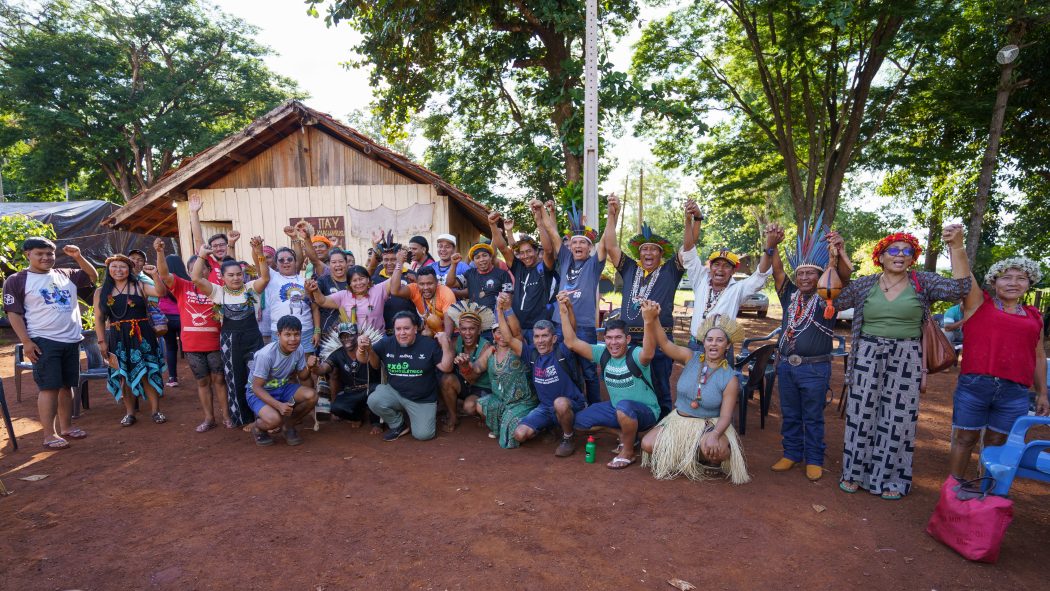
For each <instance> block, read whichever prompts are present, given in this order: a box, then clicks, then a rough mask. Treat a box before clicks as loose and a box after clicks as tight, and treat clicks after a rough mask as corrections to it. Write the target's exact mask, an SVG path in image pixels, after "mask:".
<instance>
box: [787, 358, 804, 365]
mask: <svg viewBox="0 0 1050 591" xmlns="http://www.w3.org/2000/svg"><path fill="white" fill-rule="evenodd" d="M788 364H789V365H792V366H795V367H798V366H799V365H802V356H801V355H788Z"/></svg>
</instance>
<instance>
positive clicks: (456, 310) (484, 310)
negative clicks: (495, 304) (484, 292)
mask: <svg viewBox="0 0 1050 591" xmlns="http://www.w3.org/2000/svg"><path fill="white" fill-rule="evenodd" d="M445 314H448V316H449V318H451V319H452V323H453V324H455V325H456V328H459V323H460V322H462V321H463V319H464V318H473V319H474V320H477V322H478V325H479V326H480V328H481V330H482V331H486V330H492V327H493V326H494V325H495V324H496V315H495V314H493V313H492V310H491V309H490V308H489V307H487V306H482V305H480V304H477V303H475V302H468V301H465V300H464V301H460V302H456V303H455V304H452V305H451V306H449V307H448V310H446V311H445Z"/></svg>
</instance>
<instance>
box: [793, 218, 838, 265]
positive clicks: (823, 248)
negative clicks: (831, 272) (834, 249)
mask: <svg viewBox="0 0 1050 591" xmlns="http://www.w3.org/2000/svg"><path fill="white" fill-rule="evenodd" d="M829 230H830V228H828V227H827V226H825V225H824V212H823V211H822V212H820V215H819V216H817V223H816V224H814V225H813V230H812V232H811V231H810V228H809V220H806V221H805V222H803V223H802V231H801V232H799V234H798V237H797V238H796V239H795V245H796V248H795V251H794V252H792V251H790V250H787V249H786V248H785V249H784V251H785V254H786V255H787V260H788V264H789V265H791V268H792V269H794V270H795V271H798V270H799V269H800V268H802V267H813V268H816V269H820V270H821V271H823V270H824V269H826V268H827V267H828V238H827V235H828V231H829Z"/></svg>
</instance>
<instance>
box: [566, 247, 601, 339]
mask: <svg viewBox="0 0 1050 591" xmlns="http://www.w3.org/2000/svg"><path fill="white" fill-rule="evenodd" d="M603 269H605V259H599V258H598V255H597V254H592V255H591V256H589V257H587V258H586V259H584V260H582V261H577V260H575V259H573V258H572V251H571V250H569V247H568V246H566V245H565V244H562V245H561V250H559V251H558V289H559V290H560V291H567V292H569V299H570V301H571V302H572V313H573V315H574V316H576V329H577V330H579V329H581V328H595V326H596V320H597V319H596V316H597V313H598V281H599V280H600V279H601V277H602V270H603ZM553 320H554V323H555V324H561V310H560V309H559V306H554V319H553Z"/></svg>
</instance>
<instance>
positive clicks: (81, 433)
mask: <svg viewBox="0 0 1050 591" xmlns="http://www.w3.org/2000/svg"><path fill="white" fill-rule="evenodd" d="M62 437H63V438H66V439H83V438H85V437H87V431H85V430H83V429H81V428H79V427H77V428H76V429H73V430H72V431H70V432H69V433H63V434H62Z"/></svg>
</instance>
